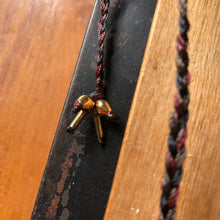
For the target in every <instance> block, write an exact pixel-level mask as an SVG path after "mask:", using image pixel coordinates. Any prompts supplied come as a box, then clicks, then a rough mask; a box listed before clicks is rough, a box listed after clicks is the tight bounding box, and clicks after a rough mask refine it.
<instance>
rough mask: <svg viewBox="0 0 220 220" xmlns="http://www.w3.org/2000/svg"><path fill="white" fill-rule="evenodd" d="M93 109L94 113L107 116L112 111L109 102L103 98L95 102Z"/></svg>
mask: <svg viewBox="0 0 220 220" xmlns="http://www.w3.org/2000/svg"><path fill="white" fill-rule="evenodd" d="M95 110H96V113H97V114H98V115H100V116H108V115H109V114H110V113H111V112H112V109H111V107H110V105H109V103H108V102H107V101H106V100H104V99H101V100H98V101H97V102H96V104H95Z"/></svg>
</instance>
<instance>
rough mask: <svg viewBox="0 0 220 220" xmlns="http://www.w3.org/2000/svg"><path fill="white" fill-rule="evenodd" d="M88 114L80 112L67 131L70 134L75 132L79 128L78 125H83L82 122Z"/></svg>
mask: <svg viewBox="0 0 220 220" xmlns="http://www.w3.org/2000/svg"><path fill="white" fill-rule="evenodd" d="M87 113H88V112H87V111H83V110H80V111H79V112H78V114H77V115H76V117H75V118H74V119H73V121H72V123H71V124H70V126H69V127H68V128H67V131H68V132H72V131H74V130H75V129H76V128H77V127H78V125H79V124H80V123H81V121H82V120H83V118H84V117H85V116H86V114H87Z"/></svg>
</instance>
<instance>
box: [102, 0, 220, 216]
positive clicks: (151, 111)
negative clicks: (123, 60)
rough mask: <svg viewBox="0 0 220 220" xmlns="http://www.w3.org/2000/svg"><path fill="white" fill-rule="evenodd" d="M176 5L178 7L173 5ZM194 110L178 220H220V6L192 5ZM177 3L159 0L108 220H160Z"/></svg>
mask: <svg viewBox="0 0 220 220" xmlns="http://www.w3.org/2000/svg"><path fill="white" fill-rule="evenodd" d="M174 2H175V3H174ZM188 2H189V3H188V8H189V10H188V12H189V13H188V14H189V20H190V22H191V29H190V33H189V43H190V45H189V57H190V66H189V70H190V72H191V84H190V91H191V103H190V119H189V123H188V139H187V143H186V146H187V149H188V153H187V158H186V162H185V164H184V175H183V179H182V182H181V186H180V197H179V200H178V207H177V216H176V219H178V220H180V219H181V220H186V219H187V220H188V219H189V220H218V219H220V185H219V183H220V166H219V165H220V148H219V145H220V116H219V115H220V105H219V102H220V89H219V84H220V40H219V37H220V13H219V8H220V1H219V0H212V1H208V0H195V1H188ZM177 22H178V9H177V1H171V0H163V1H162V0H159V1H158V5H157V11H156V13H155V16H154V21H153V25H152V28H151V34H150V37H149V40H148V45H147V49H146V52H145V57H144V60H143V64H142V69H141V72H140V76H139V81H138V85H137V88H136V93H135V97H134V100H133V104H132V108H131V112H130V116H129V120H128V123H127V128H126V133H125V137H124V141H123V145H122V150H121V153H120V158H119V162H118V166H117V170H116V174H115V178H114V183H113V187H112V191H111V195H110V199H109V203H108V206H107V210H106V214H105V220H107V219H108V220H110V219H111V220H112V219H113V220H118V219H129V220H130V219H132V220H133V219H138V220H139V219H144V220H148V219H149V220H152V219H157V218H158V214H159V203H160V195H161V180H162V176H163V174H164V170H165V163H164V161H165V154H166V151H167V136H168V132H169V128H168V119H169V114H170V111H171V109H172V107H173V99H174V98H173V97H174V94H175V90H176V88H175V71H176V68H175V61H174V60H175V54H176V49H175V39H176V34H177V32H178V25H177Z"/></svg>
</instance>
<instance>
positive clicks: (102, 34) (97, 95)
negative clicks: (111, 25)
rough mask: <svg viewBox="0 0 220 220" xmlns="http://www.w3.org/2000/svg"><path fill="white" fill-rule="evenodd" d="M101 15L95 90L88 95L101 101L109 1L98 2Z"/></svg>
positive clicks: (101, 0) (102, 96)
mask: <svg viewBox="0 0 220 220" xmlns="http://www.w3.org/2000/svg"><path fill="white" fill-rule="evenodd" d="M100 6H101V14H102V18H101V19H99V21H98V32H99V35H98V40H99V53H98V57H97V70H96V73H95V76H96V90H95V91H94V92H93V93H92V94H90V96H91V97H93V98H94V99H103V98H104V94H103V90H104V82H103V78H104V68H103V58H104V52H103V51H104V40H105V36H106V23H107V20H108V8H109V6H110V0H100Z"/></svg>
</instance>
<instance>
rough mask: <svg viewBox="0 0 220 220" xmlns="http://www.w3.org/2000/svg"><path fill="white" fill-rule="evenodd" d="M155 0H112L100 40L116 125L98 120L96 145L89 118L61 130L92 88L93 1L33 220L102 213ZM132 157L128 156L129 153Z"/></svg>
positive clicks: (80, 219)
mask: <svg viewBox="0 0 220 220" xmlns="http://www.w3.org/2000/svg"><path fill="white" fill-rule="evenodd" d="M155 5H156V0H149V1H143V0H136V1H133V0H115V1H112V2H111V7H110V13H109V20H108V23H107V37H106V41H105V51H104V54H105V58H104V65H105V74H106V75H105V81H106V85H107V86H106V92H105V95H106V99H107V100H108V101H109V103H110V104H111V106H112V108H113V110H114V111H115V113H116V114H117V116H118V118H119V120H120V124H118V123H109V122H106V121H105V120H103V123H102V124H103V129H104V134H105V142H106V145H105V147H104V149H103V148H101V147H99V146H98V143H97V138H96V133H95V128H94V124H93V121H92V118H91V117H90V116H86V117H85V119H84V120H83V122H82V124H80V126H79V127H78V128H77V130H76V132H75V133H74V134H73V135H71V134H69V133H67V132H66V128H67V127H68V125H69V123H70V122H71V121H72V119H73V118H74V117H75V115H74V114H73V113H72V112H71V108H72V105H73V103H74V101H75V100H76V99H77V98H78V97H79V96H80V95H82V94H90V93H91V92H92V91H94V88H95V71H96V57H97V53H98V40H97V39H98V36H97V35H98V31H97V21H98V18H99V17H100V12H99V0H97V1H96V4H95V7H94V10H93V14H92V16H91V20H90V23H89V26H88V29H87V33H86V36H85V40H84V43H83V46H82V49H81V53H80V55H79V59H78V63H77V66H76V69H75V73H74V77H73V80H72V82H71V85H70V89H69V92H68V95H67V99H66V102H65V105H64V109H63V112H62V115H61V119H60V123H59V126H58V129H57V132H56V135H55V138H54V142H53V145H52V148H51V152H50V156H49V159H48V163H47V166H46V169H45V173H44V176H43V178H42V182H41V186H40V189H39V193H38V196H37V200H36V204H35V207H34V210H33V213H32V219H62V220H64V219H75V220H93V219H94V220H99V219H102V218H103V216H104V212H105V208H106V204H107V201H108V196H109V193H110V189H111V185H112V181H113V177H114V172H115V168H116V164H117V160H118V156H119V152H120V147H121V143H122V138H123V133H124V129H125V126H126V122H127V118H128V114H129V110H130V106H131V102H132V98H133V94H134V90H135V86H136V82H137V79H138V74H139V71H140V67H141V63H142V58H143V55H144V51H145V46H146V42H147V38H148V34H149V30H150V26H151V22H152V18H153V14H154V9H155ZM131 159H132V158H131Z"/></svg>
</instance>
